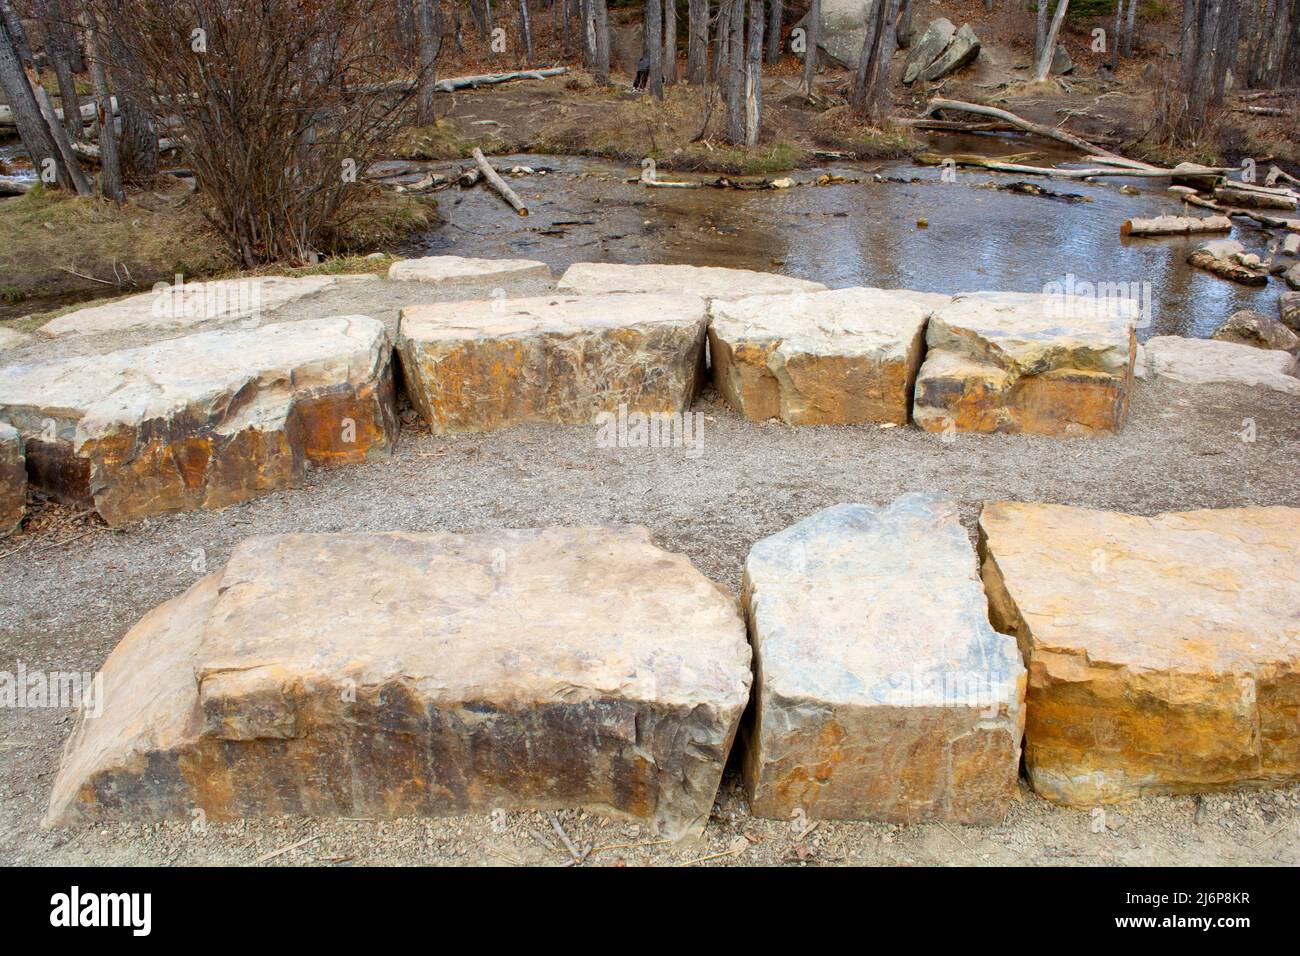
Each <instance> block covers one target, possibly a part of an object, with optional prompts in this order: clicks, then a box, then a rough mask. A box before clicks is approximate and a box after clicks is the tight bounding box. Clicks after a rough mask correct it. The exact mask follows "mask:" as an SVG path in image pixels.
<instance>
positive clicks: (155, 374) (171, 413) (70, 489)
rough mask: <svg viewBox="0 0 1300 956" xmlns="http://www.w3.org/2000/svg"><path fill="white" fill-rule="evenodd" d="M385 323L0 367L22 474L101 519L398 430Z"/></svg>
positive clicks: (274, 331) (229, 486)
mask: <svg viewBox="0 0 1300 956" xmlns="http://www.w3.org/2000/svg"><path fill="white" fill-rule="evenodd" d="M391 366H392V349H391V347H390V343H389V340H388V335H387V333H386V332H385V330H384V326H383V323H381V322H378V321H376V320H374V319H370V318H367V317H366V316H359V315H356V316H334V317H331V318H325V319H309V320H304V321H301V322H286V323H281V324H276V325H265V326H262V327H261V328H257V329H236V330H224V331H214V332H204V333H199V334H194V335H188V336H183V337H181V338H175V339H168V340H165V341H163V342H158V343H155V344H153V345H149V346H145V347H142V348H132V349H122V350H119V351H116V352H109V353H107V354H104V355H91V356H83V357H79V358H70V359H63V360H60V361H53V362H44V363H36V364H27V365H11V366H9V367H7V368H3V369H0V416H2V417H4V418H6V419H8V420H9V421H10V422H11V423H12V424H13V425H14V427H15V428H17V429H18V430H19V431H20V432H21V433H22V435H23V438H24V440H25V442H26V452H27V468H28V473H29V475H30V478H31V481H32V484H33V485H34V486H35V487H37V488H40V489H41V490H43V491H45V492H47V493H49V494H52V495H54V496H55V497H57V498H59V499H61V500H64V501H69V502H72V503H74V504H79V505H82V506H84V507H90V508H94V509H95V510H97V511H98V512H99V513H100V514H101V515H102V516H103V518H104V520H106V521H107V522H108V523H109V524H114V525H117V524H122V523H125V522H127V521H131V520H134V519H136V518H142V517H145V516H147V515H154V514H160V513H163V512H169V511H182V510H189V509H193V508H223V507H225V506H227V505H230V504H233V503H235V502H237V501H243V500H245V499H247V498H250V497H252V496H253V495H256V494H259V493H262V492H265V491H271V490H274V489H278V488H285V487H289V486H291V485H293V484H295V483H296V482H297V481H298V480H299V479H300V478H301V477H302V474H303V470H304V468H305V467H306V466H307V464H308V463H310V464H312V465H321V466H325V465H335V464H351V463H358V462H362V461H366V460H367V459H369V458H372V457H376V456H382V455H386V454H387V453H388V452H389V451H390V450H391V448H392V444H393V442H394V441H395V440H396V436H397V427H398V426H397V419H396V395H395V392H394V384H393V373H392V367H391Z"/></svg>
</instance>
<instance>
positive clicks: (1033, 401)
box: [912, 292, 1136, 437]
mask: <svg viewBox="0 0 1300 956" xmlns="http://www.w3.org/2000/svg"><path fill="white" fill-rule="evenodd" d="M1133 312H1134V307H1133V304H1132V303H1130V302H1128V300H1124V301H1109V300H1106V299H1090V298H1081V297H1077V296H1072V295H1071V296H1065V295H1062V296H1055V295H1031V294H1026V293H1006V292H980V293H968V294H963V295H957V296H953V298H952V300H951V301H950V302H949V303H948V304H947V305H944V306H941V307H939V308H938V309H936V310H935V312H934V315H933V316H932V317H931V319H930V323H929V326H928V327H927V330H926V346H927V351H926V356H925V361H924V363H923V364H922V366H921V370H920V372H919V373H918V374H917V377H916V395H915V401H914V402H913V406H912V414H913V419H914V420H915V422H916V424H917V425H918V426H920V427H921V428H924V429H926V430H927V431H959V432H1020V433H1026V434H1032V435H1053V436H1064V437H1074V436H1087V435H1102V434H1108V433H1113V432H1117V431H1119V430H1120V429H1121V428H1122V427H1123V426H1124V423H1125V421H1126V420H1127V418H1128V404H1129V395H1130V393H1131V391H1132V384H1133V359H1134V353H1135V350H1136V338H1135V335H1134V320H1135V318H1136V316H1135V315H1134V314H1133Z"/></svg>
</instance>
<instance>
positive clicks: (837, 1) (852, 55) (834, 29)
mask: <svg viewBox="0 0 1300 956" xmlns="http://www.w3.org/2000/svg"><path fill="white" fill-rule="evenodd" d="M821 11H822V16H821V27H820V29H819V30H818V31H817V45H818V47H819V48H820V49H821V50H822V52H823V53H824V54H825V55H826V56H828V57H830V59H831V60H832V61H834V62H835V63H836V65H838V66H845V67H850V68H852V67H856V66H857V64H858V58H859V57H860V56H861V55H862V42H863V40H864V39H865V37H866V22H867V15H868V14H869V13H870V12H871V0H822V4H821ZM795 26H802V27H804V29H805V30H807V29H808V15H807V14H804V16H803V17H802V18H800V19H799V20H798V21H797V22H796V24H795Z"/></svg>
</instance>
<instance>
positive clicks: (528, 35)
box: [519, 0, 533, 66]
mask: <svg viewBox="0 0 1300 956" xmlns="http://www.w3.org/2000/svg"><path fill="white" fill-rule="evenodd" d="M519 29H520V30H521V31H522V32H523V35H524V65H525V66H527V65H528V64H530V63H532V62H533V28H532V25H531V24H530V23H529V22H528V0H519Z"/></svg>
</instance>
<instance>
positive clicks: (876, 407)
mask: <svg viewBox="0 0 1300 956" xmlns="http://www.w3.org/2000/svg"><path fill="white" fill-rule="evenodd" d="M932 299H934V300H937V301H938V302H946V301H947V299H948V297H947V296H934V297H932ZM711 311H712V316H713V321H712V323H711V324H710V326H709V354H710V355H711V356H712V358H713V378H714V381H715V382H716V383H717V386H718V390H719V391H720V392H721V393H722V395H723V397H724V398H725V399H726V401H727V404H729V405H730V406H731V407H732V408H735V409H736V410H737V411H739V412H740V413H741V414H743V415H744V416H745V417H746V418H749V419H752V420H754V421H765V420H766V419H769V418H780V419H781V420H782V421H784V422H787V423H788V424H791V425H844V424H852V423H855V422H893V423H894V424H896V425H906V424H907V421H908V412H909V408H910V406H911V399H912V387H913V385H914V383H915V381H916V370H917V368H918V367H919V366H920V364H921V353H922V351H923V348H922V346H923V340H924V336H925V323H926V321H927V320H928V319H929V317H930V313H931V312H932V311H933V303H931V304H927V303H926V300H925V298H924V297H923V294H922V293H908V292H890V291H886V290H883V289H865V288H864V289H838V290H835V291H832V292H808V293H803V292H796V293H793V294H783V295H759V296H751V297H749V298H746V299H738V300H735V301H731V302H715V303H714V305H713V308H712V310H711Z"/></svg>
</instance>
